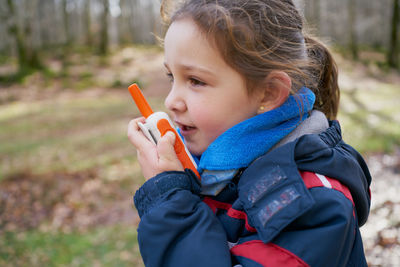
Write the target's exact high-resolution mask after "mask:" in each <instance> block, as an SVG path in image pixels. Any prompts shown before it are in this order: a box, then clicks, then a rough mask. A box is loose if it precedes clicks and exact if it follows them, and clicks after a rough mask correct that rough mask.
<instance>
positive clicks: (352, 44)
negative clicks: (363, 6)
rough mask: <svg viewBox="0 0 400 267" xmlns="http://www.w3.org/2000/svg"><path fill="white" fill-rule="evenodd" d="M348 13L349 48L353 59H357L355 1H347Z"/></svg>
mask: <svg viewBox="0 0 400 267" xmlns="http://www.w3.org/2000/svg"><path fill="white" fill-rule="evenodd" d="M347 4H348V11H349V30H350V42H349V48H350V51H351V55H352V56H353V59H358V40H357V25H356V22H357V13H356V10H357V7H356V0H348V3H347Z"/></svg>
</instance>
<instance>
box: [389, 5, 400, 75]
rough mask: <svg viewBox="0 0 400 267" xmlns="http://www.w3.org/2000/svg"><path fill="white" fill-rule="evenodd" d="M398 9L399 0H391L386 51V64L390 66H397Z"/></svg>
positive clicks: (399, 18) (399, 16) (399, 15)
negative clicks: (390, 17)
mask: <svg viewBox="0 0 400 267" xmlns="http://www.w3.org/2000/svg"><path fill="white" fill-rule="evenodd" d="M399 13H400V11H399V0H393V16H392V23H391V24H392V25H391V33H390V44H389V45H390V46H389V52H388V64H389V66H390V67H393V68H397V67H399V43H398V42H399V30H398V25H399V20H400V14H399Z"/></svg>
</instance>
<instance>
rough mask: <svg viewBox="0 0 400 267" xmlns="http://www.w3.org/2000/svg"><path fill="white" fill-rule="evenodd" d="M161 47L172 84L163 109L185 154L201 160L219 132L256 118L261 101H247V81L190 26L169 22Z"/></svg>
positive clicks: (185, 22)
mask: <svg viewBox="0 0 400 267" xmlns="http://www.w3.org/2000/svg"><path fill="white" fill-rule="evenodd" d="M164 41H165V42H164V48H165V66H166V68H167V72H168V73H167V75H168V76H169V77H170V78H171V83H172V88H171V91H170V92H169V95H168V97H167V98H166V100H165V105H166V107H167V108H168V109H169V110H170V111H171V112H172V117H173V121H174V122H175V123H176V125H177V126H178V127H179V128H180V130H181V133H182V135H183V136H184V138H185V142H186V145H187V147H188V149H189V151H190V152H191V153H193V154H194V155H201V154H202V153H203V152H204V151H205V150H206V149H207V147H208V146H209V145H210V144H211V142H213V141H214V140H215V139H216V138H217V137H218V136H219V135H221V134H222V133H223V132H225V131H226V130H228V129H229V128H231V127H232V126H234V125H236V124H238V123H239V122H241V121H244V120H246V119H248V118H250V117H252V116H255V115H256V114H257V111H258V108H259V107H260V103H261V96H260V94H253V95H251V96H249V95H248V93H247V89H246V85H245V80H244V79H243V78H242V76H241V75H240V74H239V73H238V72H237V71H235V70H234V69H232V68H231V67H230V66H228V65H227V64H226V63H225V61H224V60H223V58H222V56H221V55H220V53H219V52H218V50H217V49H216V48H214V46H213V45H212V44H211V43H210V42H209V41H208V40H207V39H206V38H205V36H204V34H203V33H202V32H201V31H200V29H199V28H198V27H197V25H196V24H195V23H194V22H193V21H192V20H190V19H183V20H178V21H175V22H173V23H172V24H171V26H170V27H169V29H168V31H167V34H166V36H165V40H164Z"/></svg>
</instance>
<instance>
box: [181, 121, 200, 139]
mask: <svg viewBox="0 0 400 267" xmlns="http://www.w3.org/2000/svg"><path fill="white" fill-rule="evenodd" d="M176 124H177V125H178V127H179V129H180V130H181V134H182V135H183V136H187V135H189V134H191V133H193V132H194V131H195V130H196V129H197V128H196V127H193V126H189V125H185V124H182V123H179V122H176Z"/></svg>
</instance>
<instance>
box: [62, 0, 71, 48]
mask: <svg viewBox="0 0 400 267" xmlns="http://www.w3.org/2000/svg"><path fill="white" fill-rule="evenodd" d="M68 1H69V0H62V2H61V8H62V12H63V20H64V34H65V45H66V46H70V45H71V40H72V37H71V31H70V19H69V14H68V3H67V2H68Z"/></svg>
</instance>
